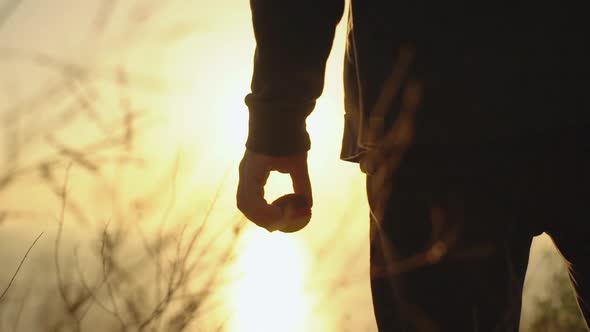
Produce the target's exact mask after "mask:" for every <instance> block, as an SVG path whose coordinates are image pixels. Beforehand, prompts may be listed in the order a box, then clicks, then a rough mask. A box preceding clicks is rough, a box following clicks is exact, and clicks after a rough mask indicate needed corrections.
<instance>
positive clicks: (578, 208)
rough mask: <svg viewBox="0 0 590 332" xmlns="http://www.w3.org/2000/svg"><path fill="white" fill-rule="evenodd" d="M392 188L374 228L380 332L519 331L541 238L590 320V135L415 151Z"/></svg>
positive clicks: (374, 287)
mask: <svg viewBox="0 0 590 332" xmlns="http://www.w3.org/2000/svg"><path fill="white" fill-rule="evenodd" d="M374 181H375V179H374V178H373V177H372V176H369V177H368V193H369V201H370V203H371V204H372V203H373V201H374V200H375V199H376V198H378V196H376V195H380V194H381V193H380V192H373V191H372V190H371V189H372V187H374V186H375V185H376V184H375V183H374ZM391 186H392V189H393V190H392V192H391V195H390V197H389V200H388V203H387V205H386V209H385V213H384V216H383V218H382V220H381V221H380V222H379V221H378V220H376V219H375V218H372V220H371V233H372V237H373V240H372V241H371V270H372V282H371V285H372V292H373V301H374V307H375V315H376V318H377V323H378V326H379V331H397V332H409V331H481V332H485V331H518V326H519V319H520V309H521V308H520V306H521V293H522V287H523V281H524V277H525V273H526V268H527V263H528V257H529V248H530V244H531V241H532V238H533V236H535V235H538V234H540V233H541V232H543V231H544V232H547V234H549V235H550V236H551V238H552V239H553V241H554V243H555V244H556V246H557V248H558V249H559V250H560V252H561V253H562V255H563V256H564V258H565V259H566V260H567V261H568V262H569V264H570V265H569V266H570V273H571V276H572V278H573V279H575V282H574V283H573V285H574V286H575V289H576V291H577V293H578V296H579V299H580V300H581V303H580V304H581V307H582V309H583V313H584V316H585V318H586V320H587V321H588V320H589V319H590V241H589V240H588V239H590V223H588V219H589V214H588V202H590V128H588V130H587V131H578V132H555V133H553V134H552V135H548V136H543V137H530V138H529V140H528V141H521V142H518V143H514V144H512V145H507V144H492V145H484V146H478V147H477V148H474V147H473V146H466V145H464V146H460V147H458V146H446V147H443V146H440V147H437V148H435V149H433V148H423V147H419V146H415V145H414V146H411V147H410V148H409V150H408V151H407V152H406V154H405V156H404V157H403V158H402V160H401V163H400V165H399V167H398V168H397V170H396V171H395V173H394V176H393V178H392V182H391ZM431 328H434V329H431Z"/></svg>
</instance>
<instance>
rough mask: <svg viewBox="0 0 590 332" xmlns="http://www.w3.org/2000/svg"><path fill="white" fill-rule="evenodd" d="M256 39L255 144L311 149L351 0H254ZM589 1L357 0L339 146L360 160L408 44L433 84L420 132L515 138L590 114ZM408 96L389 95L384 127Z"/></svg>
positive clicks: (412, 66) (410, 69) (445, 138)
mask: <svg viewBox="0 0 590 332" xmlns="http://www.w3.org/2000/svg"><path fill="white" fill-rule="evenodd" d="M250 3H251V9H252V17H253V25H254V32H255V36H256V42H257V48H256V54H255V60H254V61H255V62H254V74H253V79H252V92H251V93H250V94H249V95H248V96H247V97H246V104H247V105H248V107H249V111H250V122H249V137H248V141H247V143H246V146H247V147H248V148H249V149H250V150H253V151H256V152H261V153H265V154H270V155H286V154H291V153H296V152H302V151H307V150H308V149H309V148H310V140H309V136H308V134H307V132H306V129H305V119H306V117H307V116H308V115H309V114H310V113H311V111H312V110H313V108H314V106H315V102H316V99H317V98H318V97H319V96H320V95H321V93H322V89H323V84H324V71H325V65H326V59H327V57H328V55H329V53H330V49H331V47H332V41H333V38H334V31H335V27H336V25H337V24H338V22H339V21H340V19H341V17H342V15H343V11H344V1H343V0H299V1H285V0H251V1H250ZM582 4H583V2H577V1H576V2H574V1H561V2H552V3H549V2H547V4H545V3H544V2H543V1H524V0H521V1H504V0H498V1H488V2H479V1H407V0H405V1H395V0H388V1H378V0H352V1H351V5H350V13H349V14H350V15H349V21H348V26H349V29H348V42H347V48H346V56H345V63H344V83H345V128H344V139H343V146H342V154H341V157H342V159H344V160H350V161H358V160H359V157H361V156H362V154H363V153H364V152H365V151H366V150H367V149H368V148H370V146H369V145H368V144H367V142H364V137H365V136H366V135H365V133H363V131H366V130H367V128H366V127H367V122H368V121H367V119H369V118H370V117H371V113H372V112H373V111H374V110H375V108H376V104H377V101H378V99H379V96H380V95H381V94H382V93H383V91H384V89H385V88H386V87H387V84H386V82H387V80H388V79H390V78H391V76H392V72H394V68H395V66H396V64H399V63H400V61H401V60H400V57H402V54H404V53H403V52H404V51H403V50H411V52H410V53H411V61H410V63H409V65H408V66H407V70H406V71H407V75H405V76H404V79H403V81H402V82H401V84H402V87H401V89H402V90H403V86H404V84H405V83H406V82H407V81H408V80H410V79H416V80H419V81H420V82H422V84H423V99H422V102H421V105H420V108H419V110H418V112H417V113H416V119H415V123H414V129H415V134H414V144H423V145H434V146H441V147H442V146H445V145H446V146H448V145H449V144H451V145H454V144H482V143H485V142H487V143H490V142H491V143H493V142H502V143H507V144H510V142H513V141H515V140H518V139H520V138H521V137H524V136H528V137H531V136H533V135H544V133H547V132H549V131H554V130H563V129H568V128H584V127H588V126H589V125H590V102H589V97H588V95H590V93H589V92H588V88H590V84H589V83H588V82H589V79H588V77H589V74H590V66H589V65H588V60H587V59H590V53H589V50H590V45H589V44H590V40H589V34H588V31H590V24H589V23H588V22H590V20H587V19H586V17H585V11H584V9H583V5H582ZM399 108H400V105H399V102H398V101H396V100H392V101H390V102H388V103H387V112H386V114H385V118H384V119H383V120H384V122H385V126H384V130H387V129H388V128H389V127H390V126H391V125H392V124H393V123H394V122H395V120H396V116H397V114H398V113H399Z"/></svg>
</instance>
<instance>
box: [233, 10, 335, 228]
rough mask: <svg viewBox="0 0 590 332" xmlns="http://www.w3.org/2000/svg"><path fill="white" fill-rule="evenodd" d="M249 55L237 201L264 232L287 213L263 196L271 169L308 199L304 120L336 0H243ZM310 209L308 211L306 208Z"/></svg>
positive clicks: (318, 88) (320, 82) (320, 78)
mask: <svg viewBox="0 0 590 332" xmlns="http://www.w3.org/2000/svg"><path fill="white" fill-rule="evenodd" d="M250 5H251V8H252V18H253V24H254V34H255V36H256V43H257V47H256V54H255V58H254V75H253V77H252V93H250V94H249V95H248V96H247V97H246V104H247V105H248V108H249V110H250V126H249V135H248V141H247V142H246V147H247V149H246V152H245V153H244V157H243V158H242V161H241V163H240V170H239V171H240V180H239V183H238V192H237V195H236V198H237V205H238V208H239V209H240V211H242V212H243V213H244V215H245V216H246V217H247V218H248V219H250V220H251V221H253V222H254V223H256V224H257V225H258V226H260V227H264V228H265V229H267V230H268V231H271V232H272V231H274V230H280V229H281V228H280V227H279V226H278V225H277V221H279V219H284V218H285V217H288V215H285V211H282V209H281V208H280V207H279V206H275V205H272V204H268V203H267V202H266V200H265V199H264V185H265V184H266V180H267V179H268V176H269V174H270V172H271V171H279V172H281V173H288V174H289V175H290V176H291V179H292V181H293V190H294V192H295V194H297V195H298V196H301V197H302V198H303V199H305V201H306V203H307V205H308V207H309V208H311V206H312V205H313V199H312V191H311V183H310V179H309V173H308V170H307V151H308V150H309V147H310V141H309V136H308V134H307V130H306V128H305V119H306V118H307V116H308V115H309V114H310V113H311V111H312V110H313V108H314V106H315V101H316V99H317V98H318V97H319V96H320V95H321V93H322V90H323V87H324V72H325V68H326V60H327V58H328V55H329V54H330V49H331V48H332V41H333V39H334V30H335V28H336V25H337V24H338V22H339V21H340V18H341V17H342V13H343V10H344V0H298V1H296V0H291V1H287V0H250ZM310 211H311V210H310Z"/></svg>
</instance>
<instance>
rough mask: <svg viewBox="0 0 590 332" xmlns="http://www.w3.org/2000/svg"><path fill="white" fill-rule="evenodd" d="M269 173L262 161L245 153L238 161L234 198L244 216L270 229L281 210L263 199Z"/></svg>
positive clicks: (279, 215)
mask: <svg viewBox="0 0 590 332" xmlns="http://www.w3.org/2000/svg"><path fill="white" fill-rule="evenodd" d="M269 174H270V170H269V169H268V167H266V165H264V163H263V162H261V161H260V160H257V159H256V158H252V156H249V155H248V153H246V154H245V155H244V158H243V159H242V162H241V163H240V168H239V182H238V191H237V195H236V200H237V205H238V209H239V210H240V211H241V212H242V213H243V214H244V215H245V216H246V218H248V219H249V220H251V221H252V222H254V223H255V224H256V225H258V226H260V227H264V228H266V229H267V230H269V231H272V230H274V229H272V224H273V223H274V222H275V221H276V220H278V219H279V218H280V217H281V215H282V211H281V209H280V208H278V207H276V206H273V205H270V204H267V202H266V200H265V199H264V185H265V184H266V181H267V179H268V176H269Z"/></svg>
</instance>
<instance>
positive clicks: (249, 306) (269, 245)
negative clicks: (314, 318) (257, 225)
mask: <svg viewBox="0 0 590 332" xmlns="http://www.w3.org/2000/svg"><path fill="white" fill-rule="evenodd" d="M245 237H246V238H245V239H244V240H245V241H244V244H245V246H244V248H242V249H241V253H240V257H239V259H238V263H237V273H238V275H239V277H238V280H236V282H235V287H236V288H235V291H234V292H232V293H231V295H230V296H231V297H232V298H231V303H232V305H233V312H234V315H233V317H232V320H231V323H230V329H229V331H233V332H243V331H256V332H267V331H268V332H271V331H272V332H276V331H283V332H290V331H292V332H299V331H304V330H305V323H306V321H307V320H308V318H309V312H308V310H309V308H310V299H309V296H308V294H306V292H305V290H304V281H305V270H306V262H305V256H306V253H305V250H303V248H302V247H301V245H300V244H299V243H298V242H297V240H296V239H295V238H293V237H292V236H291V237H290V236H287V235H285V234H282V233H277V234H275V233H273V234H268V233H267V232H266V231H262V230H258V229H252V230H251V231H249V232H248V234H246V235H245Z"/></svg>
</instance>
